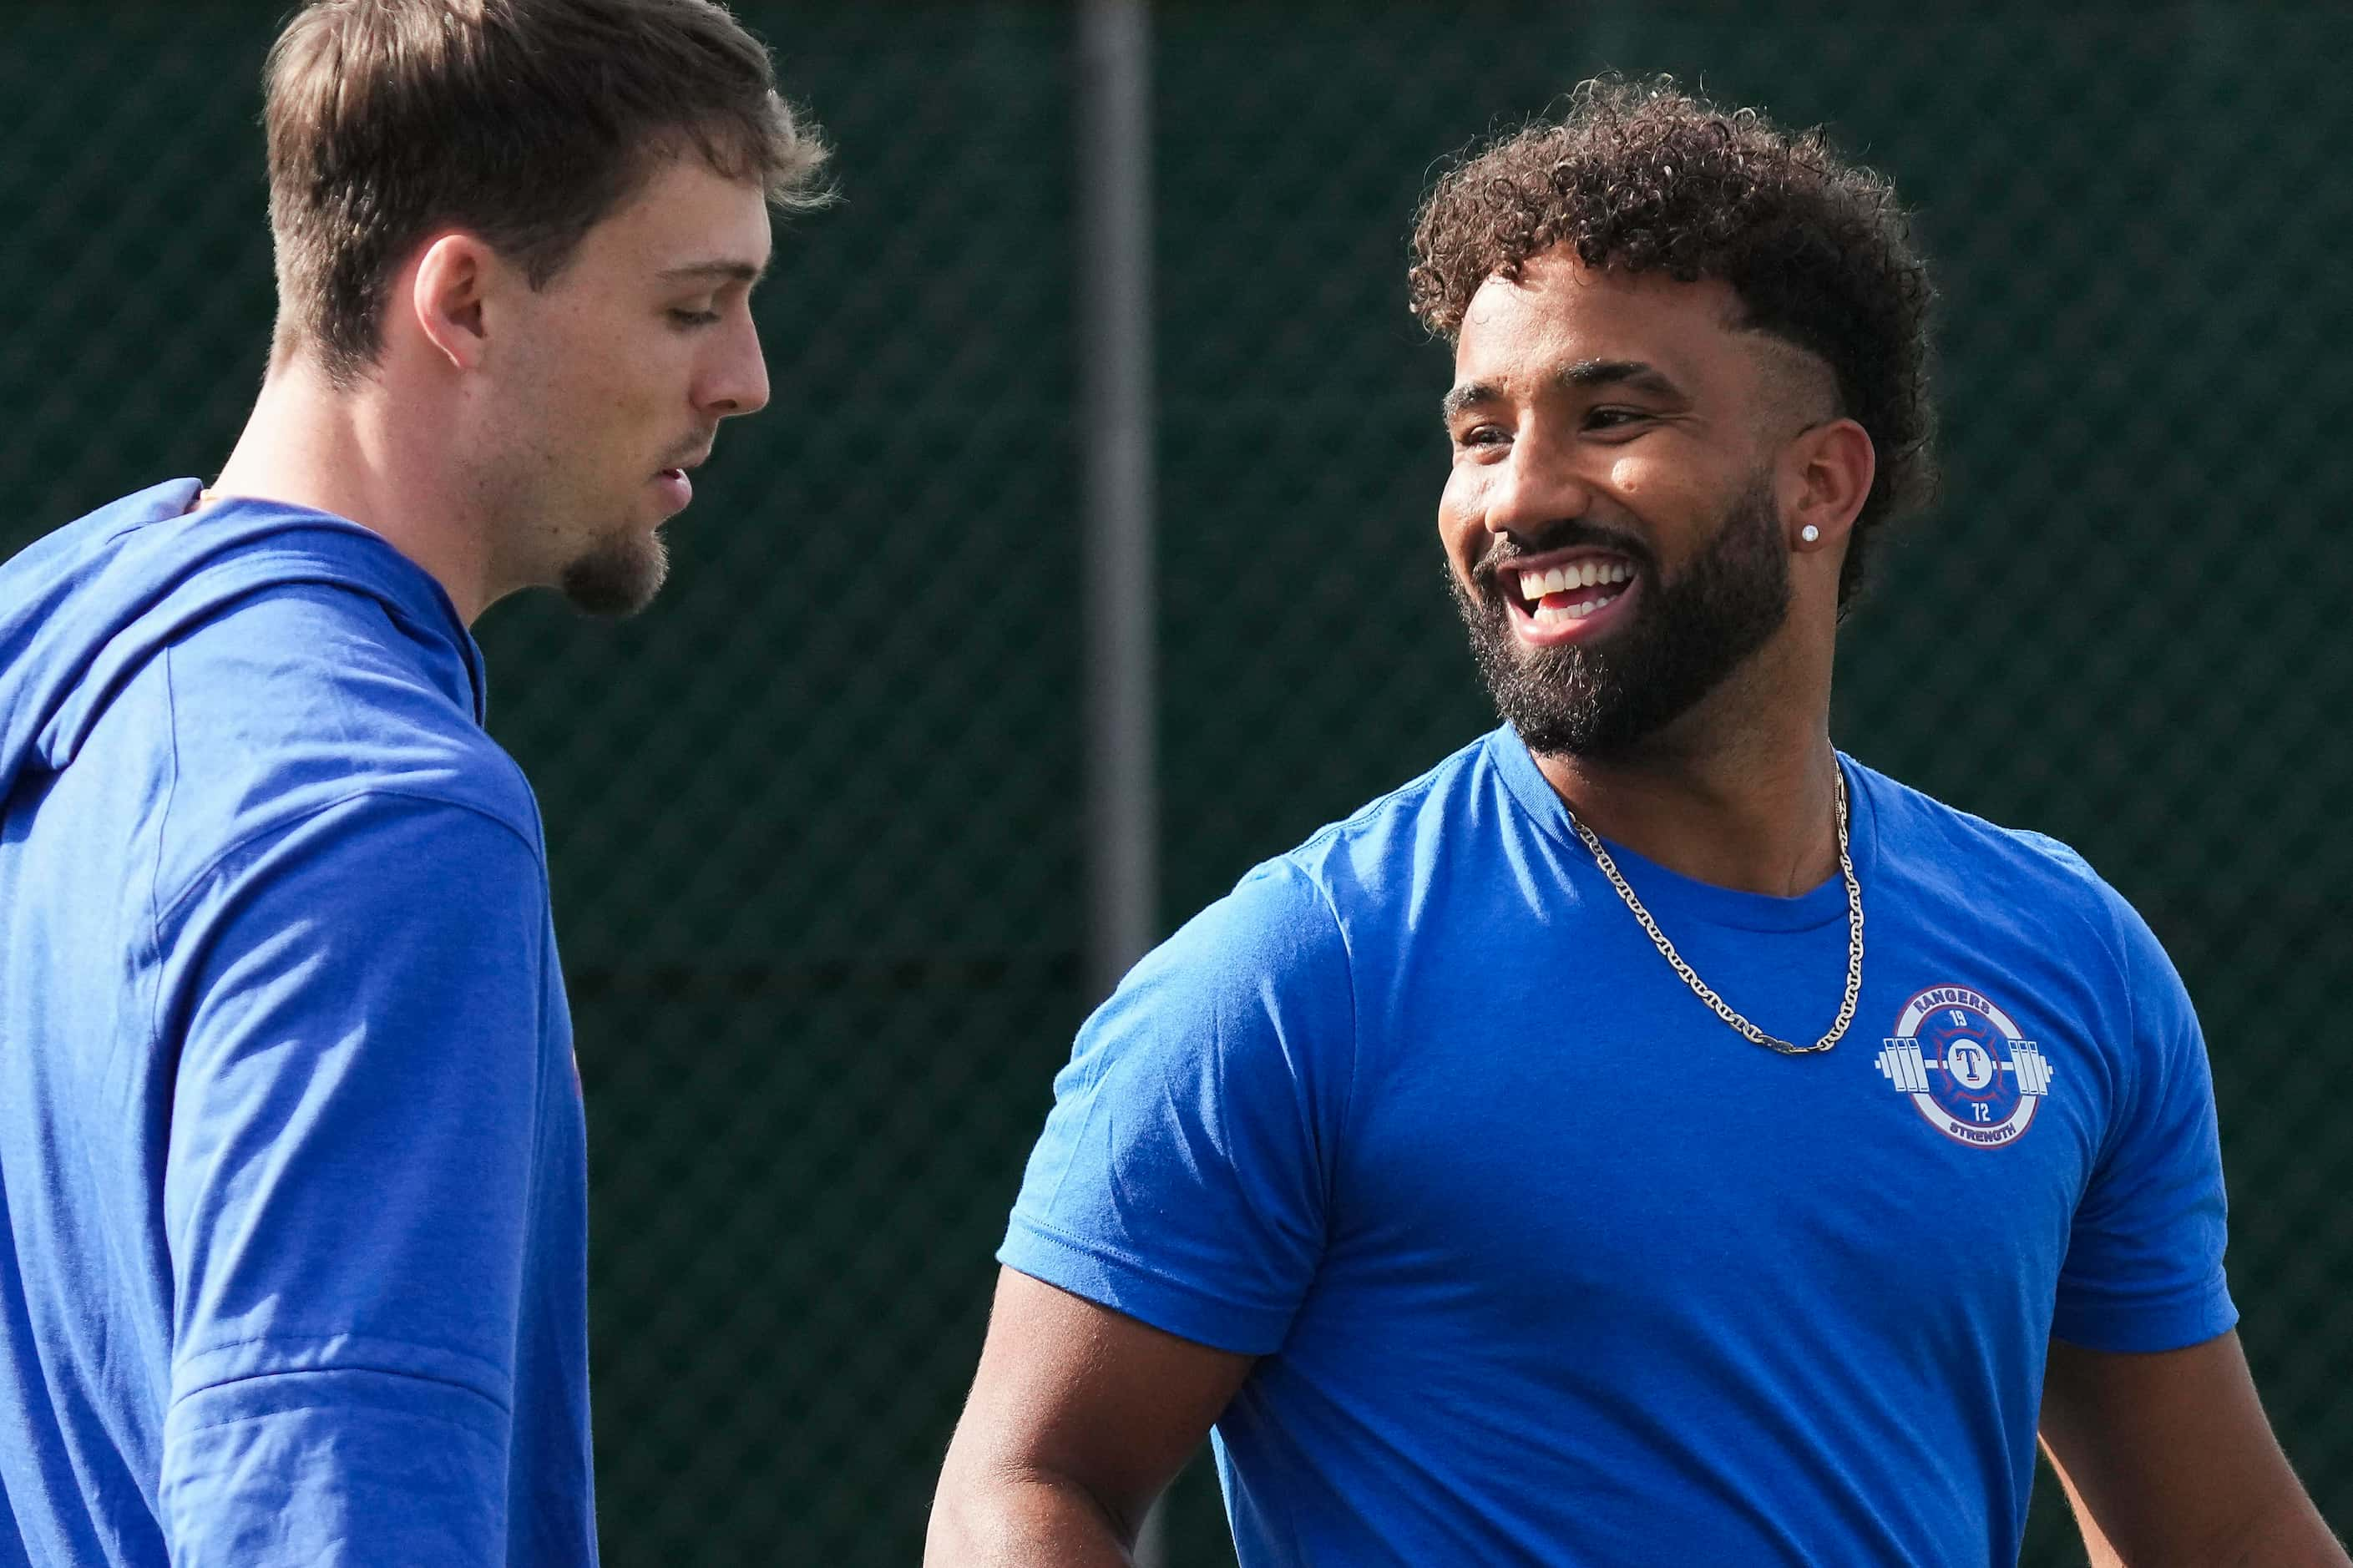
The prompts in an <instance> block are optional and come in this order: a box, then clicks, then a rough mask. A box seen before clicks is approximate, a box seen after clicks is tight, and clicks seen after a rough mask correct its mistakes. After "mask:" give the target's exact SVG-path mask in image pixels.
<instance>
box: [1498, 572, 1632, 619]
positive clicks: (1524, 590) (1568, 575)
mask: <svg viewBox="0 0 2353 1568" xmlns="http://www.w3.org/2000/svg"><path fill="white" fill-rule="evenodd" d="M1519 576H1520V597H1521V598H1523V599H1525V600H1528V601H1529V602H1530V604H1531V605H1535V601H1537V600H1540V599H1542V598H1544V597H1545V596H1546V595H1551V594H1568V593H1574V592H1575V591H1577V589H1579V588H1594V587H1611V586H1614V585H1616V584H1620V583H1627V582H1631V581H1632V580H1633V576H1634V568H1633V567H1631V566H1630V565H1628V564H1627V563H1625V562H1623V561H1580V562H1578V563H1576V564H1574V565H1571V566H1555V567H1552V568H1550V569H1548V570H1546V571H1543V572H1523V573H1521V574H1519ZM1616 597H1617V595H1615V594H1604V595H1601V596H1599V598H1595V599H1588V600H1587V601H1586V602H1585V603H1584V604H1581V605H1575V606H1573V607H1564V608H1561V609H1556V610H1551V611H1546V610H1543V609H1542V607H1541V606H1536V618H1537V619H1538V620H1547V619H1549V620H1551V621H1561V620H1581V619H1583V618H1584V617H1585V616H1589V615H1591V614H1592V613H1593V612H1594V611H1595V610H1597V609H1599V608H1600V607H1601V606H1602V605H1606V604H1608V603H1609V601H1610V600H1611V599H1614V598H1616Z"/></svg>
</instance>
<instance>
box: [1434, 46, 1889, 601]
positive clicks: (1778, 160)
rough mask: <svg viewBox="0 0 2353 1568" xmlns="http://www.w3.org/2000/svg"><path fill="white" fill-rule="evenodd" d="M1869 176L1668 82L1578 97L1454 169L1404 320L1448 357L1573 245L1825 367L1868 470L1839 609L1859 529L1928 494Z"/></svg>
mask: <svg viewBox="0 0 2353 1568" xmlns="http://www.w3.org/2000/svg"><path fill="white" fill-rule="evenodd" d="M1909 229H1910V226H1909V222H1908V219H1907V217H1906V215H1905V211H1904V209H1903V208H1902V207H1901V206H1900V205H1897V203H1896V198H1895V189H1894V185H1893V184H1891V183H1890V182H1889V181H1888V180H1887V178H1886V177H1885V176H1884V175H1882V174H1876V173H1874V172H1873V171H1872V170H1870V169H1867V168H1864V167H1862V165H1860V164H1856V163H1848V162H1846V161H1844V160H1843V159H1841V157H1839V155H1838V154H1837V153H1835V152H1834V151H1833V150H1832V149H1831V144H1830V141H1829V138H1828V136H1827V135H1826V134H1825V133H1824V132H1822V131H1821V130H1820V129H1819V128H1817V129H1815V130H1810V131H1804V132H1794V133H1793V132H1788V131H1784V130H1782V129H1781V128H1780V127H1779V126H1777V125H1775V124H1774V123H1773V122H1772V121H1769V120H1767V118H1766V117H1765V116H1764V115H1762V114H1760V113H1759V112H1757V110H1753V109H1739V110H1724V109H1720V108H1718V107H1716V106H1715V104H1712V103H1709V102H1708V101H1706V100H1704V99H1701V98H1696V97H1694V96H1692V95H1691V94H1689V93H1686V92H1683V91H1682V90H1681V89H1678V88H1677V87H1676V85H1675V83H1674V82H1673V81H1672V79H1668V78H1659V79H1652V80H1647V81H1640V82H1628V81H1622V80H1619V79H1614V78H1603V79H1597V80H1593V81H1588V82H1586V83H1584V84H1583V85H1581V86H1579V87H1578V88H1577V90H1576V91H1575V92H1574V93H1573V94H1571V95H1570V98H1569V100H1568V108H1567V112H1566V113H1565V114H1563V115H1562V116H1561V117H1560V119H1559V120H1557V121H1534V122H1532V123H1530V124H1527V125H1525V126H1523V127H1522V128H1520V129H1519V130H1517V131H1514V132H1510V133H1509V134H1506V135H1503V136H1499V137H1497V138H1495V139H1494V140H1493V141H1490V142H1487V143H1486V144H1485V145H1483V146H1481V147H1478V148H1476V149H1474V150H1472V151H1471V152H1469V153H1465V154H1463V155H1462V156H1461V157H1459V158H1457V159H1456V160H1455V161H1454V162H1453V163H1452V164H1451V166H1450V167H1449V168H1448V169H1446V170H1445V172H1444V173H1442V174H1440V177H1439V179H1438V181H1437V183H1436V184H1434V185H1433V186H1432V187H1431V188H1430V194H1429V195H1428V196H1426V197H1425V198H1424V199H1423V201H1422V204H1421V207H1420V210H1419V212H1418V213H1417V214H1416V215H1415V217H1414V230H1413V265H1412V268H1411V269H1410V270H1409V272H1408V274H1407V285H1408V288H1409V291H1410V293H1411V297H1412V305H1413V313H1414V314H1415V315H1417V316H1419V318H1420V319H1421V321H1422V323H1423V324H1424V325H1425V326H1427V327H1428V328H1430V331H1433V332H1436V333H1438V334H1439V335H1440V336H1441V337H1444V338H1446V339H1447V340H1449V341H1450V342H1451V341H1452V340H1453V338H1454V337H1455V336H1456V334H1457V333H1459V332H1460V331H1461V327H1462V315H1463V312H1464V311H1465V310H1467V309H1469V307H1470V304H1471V297H1472V295H1473V294H1475V293H1477V292H1478V290H1479V287H1480V285H1481V284H1482V283H1484V282H1485V281H1486V280H1487V279H1489V278H1492V277H1498V276H1500V277H1503V278H1505V279H1514V280H1516V279H1518V278H1519V277H1520V275H1521V269H1522V268H1524V267H1525V265H1526V263H1527V262H1528V260H1529V258H1532V257H1535V256H1536V255H1538V254H1540V253H1542V252H1544V251H1547V250H1550V249H1552V248H1553V247H1556V246H1564V245H1565V246H1570V247H1574V248H1575V251H1576V255H1577V259H1578V260H1579V261H1580V262H1582V263H1583V264H1584V265H1585V266H1587V267H1591V268H1616V269H1619V270H1622V271H1626V272H1652V271H1656V272H1664V273H1665V274H1667V275H1668V276H1670V277H1672V278H1675V279H1681V280H1683V281H1684V282H1692V281H1695V280H1697V279H1703V278H1713V279H1720V280H1722V281H1723V282H1725V283H1726V284H1728V285H1730V287H1731V289H1732V290H1733V292H1734V293H1735V294H1736V295H1737V296H1738V297H1739V300H1740V302H1741V305H1742V308H1743V310H1745V312H1746V320H1745V321H1744V323H1743V324H1744V325H1746V327H1748V328H1750V329H1753V330H1756V331H1764V332H1769V333H1771V334H1773V335H1774V336H1776V337H1778V338H1781V339H1783V340H1785V341H1787V342H1791V343H1794V344H1796V345H1797V346H1798V347H1799V348H1801V349H1804V350H1806V351H1807V352H1808V353H1812V354H1815V355H1817V356H1818V357H1820V359H1821V360H1822V361H1823V362H1824V363H1827V364H1828V365H1829V366H1830V368H1831V373H1832V374H1834V375H1835V376H1836V378H1837V382H1838V394H1839V400H1840V404H1841V412H1842V413H1844V414H1846V415H1848V416H1852V418H1853V419H1854V421H1855V422H1856V423H1857V424H1859V425H1861V426H1862V427H1863V429H1864V430H1865V431H1867V432H1868V433H1869V434H1870V436H1871V440H1872V445H1873V448H1874V450H1875V452H1876V453H1877V456H1878V459H1879V467H1878V472H1877V474H1876V476H1875V477H1874V478H1873V481H1872V487H1871V494H1870V496H1869V497H1868V498H1867V499H1866V500H1864V502H1863V504H1862V511H1861V512H1860V513H1858V514H1857V516H1856V519H1855V524H1854V532H1853V537H1852V540H1851V541H1850V542H1849V544H1848V546H1847V552H1846V562H1845V565H1844V567H1843V568H1842V569H1841V573H1840V576H1839V607H1840V609H1841V611H1843V610H1844V609H1845V608H1846V606H1847V605H1848V603H1849V602H1850V601H1851V600H1852V597H1853V595H1854V593H1855V590H1856V589H1857V588H1858V587H1859V586H1860V585H1861V584H1862V559H1863V554H1864V550H1863V546H1864V543H1865V542H1866V538H1867V536H1868V534H1869V533H1870V531H1872V530H1873V529H1875V528H1876V527H1877V526H1878V525H1879V524H1880V523H1882V522H1884V521H1887V520H1888V519H1889V518H1891V517H1893V516H1896V515H1898V514H1900V513H1902V512H1905V511H1906V510H1911V509H1913V508H1914V507H1916V506H1918V505H1920V504H1921V503H1923V502H1925V501H1926V500H1927V498H1928V496H1929V494H1930V492H1931V491H1932V490H1933V489H1934V488H1935V483H1936V454H1935V441H1936V414H1935V410H1934V409H1933V407H1932V406H1931V405H1930V403H1929V398H1928V310H1929V306H1930V303H1931V301H1932V300H1933V298H1934V290H1933V289H1931V288H1930V286H1929V282H1928V269H1927V267H1926V263H1924V262H1923V261H1922V260H1921V258H1920V257H1919V256H1918V254H1917V253H1916V252H1915V250H1914V249H1913V247H1912V241H1911V237H1910V232H1909Z"/></svg>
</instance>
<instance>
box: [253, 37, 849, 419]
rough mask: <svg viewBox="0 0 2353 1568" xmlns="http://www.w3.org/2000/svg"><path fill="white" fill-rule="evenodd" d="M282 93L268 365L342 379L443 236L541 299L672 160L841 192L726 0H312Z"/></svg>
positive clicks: (809, 193)
mask: <svg viewBox="0 0 2353 1568" xmlns="http://www.w3.org/2000/svg"><path fill="white" fill-rule="evenodd" d="M266 81H267V93H268V98H267V108H266V110H264V121H265V122H266V124H267V126H268V130H269V231H270V236H271V238H272V239H273V240H274V241H275V243H276V247H277V255H278V330H277V337H276V341H275V342H274V343H273V345H272V362H273V363H277V362H278V361H280V360H282V359H283V358H285V357H286V356H287V355H288V354H290V353H293V352H295V351H296V350H298V349H307V350H308V351H309V352H311V353H312V354H314V355H315V357H316V358H317V360H318V362H319V363H320V364H321V365H322V367H323V368H324V370H325V372H326V374H327V376H328V377H329V379H330V380H331V381H332V383H333V384H335V385H337V386H339V387H343V388H349V387H351V386H352V385H353V384H356V383H357V382H358V381H359V380H360V379H361V378H362V377H364V375H365V374H366V373H367V372H368V371H369V370H370V369H371V368H372V367H373V366H374V365H375V361H376V356H377V354H378V353H379V352H380V350H381V347H382V332H383V310H384V302H385V293H386V291H387V289H388V288H389V286H390V284H391V281H392V279H393V276H394V274H395V273H396V271H397V270H398V269H399V268H400V267H401V266H402V264H403V263H405V262H406V259H407V258H408V255H409V253H410V251H411V250H412V249H413V248H414V247H416V246H417V244H418V243H420V242H421V241H423V240H424V239H425V238H426V237H427V236H428V235H430V234H432V233H434V232H435V231H436V230H438V229H444V228H462V229H465V230H468V231H469V232H470V233H473V234H477V235H480V237H482V238H483V239H484V240H485V241H487V242H488V243H489V244H490V245H491V246H492V247H495V248H496V249H497V250H498V251H499V253H500V254H501V255H502V256H505V257H507V258H510V259H511V260H513V261H514V262H516V263H517V264H518V265H519V266H520V267H521V268H522V271H523V274H524V276H525V277H526V278H527V279H529V280H530V282H531V285H532V287H533V288H534V289H537V288H544V287H545V286H546V285H547V283H548V282H549V281H550V280H551V279H554V277H555V276H556V274H557V273H559V272H561V271H562V270H563V269H564V267H565V263H566V262H568V261H569V260H570V259H571V258H572V255H573V252H574V251H575V248H576V247H578V245H579V243H580V240H581V238H582V237H583V236H585V235H586V233H587V232H588V231H589V230H590V229H591V228H593V227H595V226H596V224H598V223H599V222H600V221H602V220H603V219H604V218H606V217H607V216H610V215H611V214H612V213H613V212H614V211H615V210H616V209H617V208H618V207H620V206H621V205H623V204H624V203H626V202H627V201H628V199H629V198H630V197H631V196H632V195H635V194H636V193H637V192H638V190H639V189H640V188H641V187H642V185H643V184H644V183H645V181H646V180H647V179H648V178H649V176H650V175H651V174H653V173H654V171H655V170H656V168H657V167H658V166H659V163H661V161H662V160H663V159H664V158H666V157H670V156H678V155H683V154H687V153H692V154H696V155H699V156H701V157H702V159H703V160H704V161H705V162H706V163H709V164H710V166H711V167H712V170H713V171H715V172H716V173H718V174H722V175H723V176H725V177H726V178H729V179H734V180H742V181H744V182H745V183H747V184H758V185H759V186H760V187H761V188H762V189H763V190H764V191H765V193H766V195H767V197H768V200H769V201H770V203H771V204H773V205H776V206H777V207H780V208H783V209H786V210H792V209H797V208H803V207H808V206H815V205H820V204H821V203H822V202H824V201H825V200H826V199H827V196H828V192H827V191H826V190H825V189H824V188H823V187H822V185H821V184H820V183H819V176H818V171H819V169H820V167H821V166H822V164H823V163H824V162H825V157H826V149H825V146H824V143H823V142H822V141H821V139H820V138H819V137H818V133H817V132H816V130H815V128H814V127H813V126H810V125H807V124H806V123H805V122H802V121H798V120H797V118H796V116H795V114H794V112H793V110H791V109H790V108H789V107H788V106H787V105H786V103H785V102H784V100H782V99H781V98H779V97H778V96H777V93H776V68H775V66H774V65H773V63H772V62H771V61H770V60H769V58H768V52H767V50H766V49H765V47H762V46H761V44H760V42H759V40H757V39H756V38H754V37H752V36H751V35H750V34H749V33H746V32H745V31H744V29H743V27H742V26H739V25H738V24H737V22H736V21H735V18H734V17H733V16H730V15H729V14H728V13H727V11H726V9H725V7H723V6H722V5H717V4H714V3H713V0H313V3H312V4H311V5H306V6H305V7H303V9H302V10H301V12H299V13H298V14H297V15H296V16H294V17H293V19H292V20H291V21H290V22H289V23H288V24H287V26H286V30H285V31H284V32H283V33H282V34H280V37H279V39H278V42H277V44H276V45H275V46H274V47H272V48H271V49H270V52H269V67H268V69H267V72H266Z"/></svg>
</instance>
